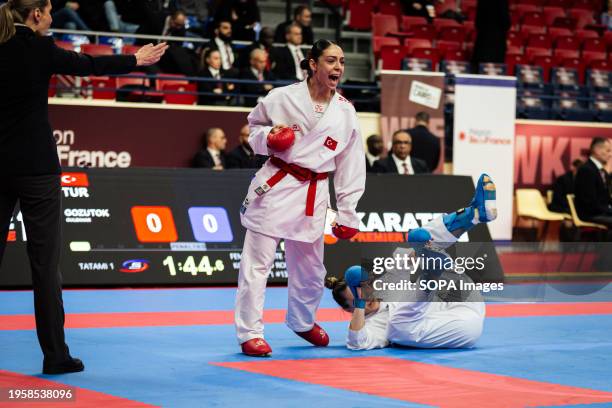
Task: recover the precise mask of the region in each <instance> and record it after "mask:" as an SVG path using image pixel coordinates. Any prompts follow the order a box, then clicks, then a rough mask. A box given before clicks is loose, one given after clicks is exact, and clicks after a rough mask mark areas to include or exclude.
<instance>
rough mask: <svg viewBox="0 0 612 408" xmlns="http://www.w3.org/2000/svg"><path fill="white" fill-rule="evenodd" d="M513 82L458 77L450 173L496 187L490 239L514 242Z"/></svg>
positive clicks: (499, 78)
mask: <svg viewBox="0 0 612 408" xmlns="http://www.w3.org/2000/svg"><path fill="white" fill-rule="evenodd" d="M515 107H516V79H515V78H514V77H492V76H482V75H457V77H456V80H455V123H454V134H453V139H454V143H453V172H454V174H460V175H470V176H472V177H473V178H474V180H477V178H478V177H479V176H480V174H481V173H488V174H489V175H490V176H491V177H492V178H493V180H494V181H495V184H496V186H497V206H498V209H497V211H498V218H497V220H496V221H495V222H494V223H492V224H490V225H489V228H490V230H491V235H492V237H493V239H498V240H502V239H503V240H509V239H512V197H513V193H514V185H513V182H514V175H513V173H514V172H513V169H514V126H515V123H514V120H515Z"/></svg>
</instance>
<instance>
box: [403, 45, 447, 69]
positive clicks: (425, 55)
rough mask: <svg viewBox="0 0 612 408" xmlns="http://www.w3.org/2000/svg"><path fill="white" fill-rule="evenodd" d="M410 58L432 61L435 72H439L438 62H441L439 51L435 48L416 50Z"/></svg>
mask: <svg viewBox="0 0 612 408" xmlns="http://www.w3.org/2000/svg"><path fill="white" fill-rule="evenodd" d="M410 57H412V58H418V59H425V60H429V61H431V65H432V68H433V70H434V71H437V66H438V62H439V61H440V56H439V55H438V51H437V50H436V49H434V48H415V49H414V50H412V52H411V54H410Z"/></svg>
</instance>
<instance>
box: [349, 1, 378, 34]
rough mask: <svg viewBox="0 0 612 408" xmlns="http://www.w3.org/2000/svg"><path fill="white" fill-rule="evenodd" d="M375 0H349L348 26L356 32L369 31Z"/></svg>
mask: <svg viewBox="0 0 612 408" xmlns="http://www.w3.org/2000/svg"><path fill="white" fill-rule="evenodd" d="M373 10H374V0H349V3H348V11H347V13H348V26H349V28H352V29H354V30H369V29H370V28H371V24H372V17H371V15H372V11H373Z"/></svg>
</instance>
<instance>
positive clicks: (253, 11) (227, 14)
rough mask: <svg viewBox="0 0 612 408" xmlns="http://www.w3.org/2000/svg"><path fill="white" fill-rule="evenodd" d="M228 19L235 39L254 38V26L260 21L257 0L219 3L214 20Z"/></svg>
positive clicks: (246, 39) (249, 39)
mask: <svg viewBox="0 0 612 408" xmlns="http://www.w3.org/2000/svg"><path fill="white" fill-rule="evenodd" d="M220 19H224V20H229V21H231V23H232V32H233V37H234V39H235V40H239V41H253V40H255V31H254V28H255V26H256V25H258V24H259V22H260V21H261V15H260V13H259V6H258V5H257V0H229V1H223V2H220V3H219V6H218V7H217V10H216V13H215V20H220Z"/></svg>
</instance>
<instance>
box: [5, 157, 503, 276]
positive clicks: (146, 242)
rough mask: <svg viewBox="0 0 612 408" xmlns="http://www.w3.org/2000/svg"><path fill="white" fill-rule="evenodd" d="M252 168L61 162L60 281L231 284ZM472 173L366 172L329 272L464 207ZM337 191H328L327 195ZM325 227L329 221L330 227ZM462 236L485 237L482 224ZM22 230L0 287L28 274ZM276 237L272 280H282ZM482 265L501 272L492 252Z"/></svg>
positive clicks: (330, 246) (17, 226) (329, 245)
mask: <svg viewBox="0 0 612 408" xmlns="http://www.w3.org/2000/svg"><path fill="white" fill-rule="evenodd" d="M252 177H253V171H249V170H228V171H223V172H219V171H213V170H205V169H87V170H85V171H83V170H82V169H66V170H65V172H64V174H63V175H62V219H63V226H62V228H63V235H62V257H61V262H60V270H61V272H62V274H63V277H64V279H63V280H64V284H65V285H66V286H85V287H86V286H96V285H112V286H128V285H129V286H139V285H140V286H144V285H204V286H206V285H219V284H224V285H235V284H236V282H237V276H238V269H239V265H240V255H241V251H242V245H243V242H244V233H245V230H244V228H243V227H242V226H241V224H240V217H239V209H240V205H241V203H242V201H243V199H244V196H245V193H246V191H247V187H248V184H249V182H250V180H251V178H252ZM473 191H474V187H473V184H472V180H471V179H470V178H469V177H456V176H431V175H428V176H412V177H405V176H399V175H368V179H367V184H366V192H365V194H364V196H363V197H362V199H361V200H360V202H359V207H358V212H359V216H360V217H361V224H360V226H359V229H360V232H359V234H357V235H356V236H355V237H354V238H353V240H352V241H351V242H349V241H339V240H337V239H336V238H335V237H333V236H332V235H326V236H325V242H326V248H325V265H326V267H327V270H328V273H330V274H334V275H338V274H341V273H342V272H343V271H344V270H345V269H346V268H347V267H348V266H350V265H354V264H359V263H360V259H361V257H362V253H363V249H364V248H365V247H367V246H370V245H373V244H374V243H376V244H381V243H398V244H401V243H403V242H405V241H406V235H407V232H408V230H410V229H413V228H417V227H419V226H421V225H423V224H425V223H427V222H429V221H430V220H431V219H433V217H435V216H437V215H438V214H440V213H443V212H451V211H454V210H456V209H458V208H461V207H463V206H465V205H466V204H467V203H468V202H469V201H470V199H471V196H472V194H473ZM332 197H333V194H332ZM327 232H328V233H330V232H331V228H329V227H328V230H327ZM461 241H462V242H466V241H469V242H470V243H487V242H489V243H490V242H491V239H490V236H489V232H488V230H487V228H486V227H485V226H483V225H478V226H477V227H476V228H474V229H473V230H472V231H470V232H469V233H468V234H464V236H463V237H462V239H461ZM26 243H27V234H26V231H25V228H24V225H23V218H22V216H21V213H20V212H19V211H17V212H16V214H15V216H14V217H13V219H12V221H11V224H10V230H9V234H8V243H7V248H6V253H5V256H4V259H3V262H2V265H1V268H0V286H1V287H7V286H8V287H24V286H28V285H29V284H30V282H31V278H30V270H29V266H28V265H29V262H28V259H27V256H26ZM283 249H284V246H283V244H282V242H281V245H279V248H278V252H277V254H276V260H275V262H274V265H273V268H272V271H271V274H270V277H269V281H270V282H271V283H281V284H282V283H286V280H287V270H286V265H285V258H284V250H283ZM487 265H488V267H490V269H489V271H490V273H491V274H493V275H496V276H497V277H498V278H499V277H500V276H501V269H500V266H499V261H498V260H497V256H496V254H495V251H492V252H491V253H490V254H489V261H488V264H487Z"/></svg>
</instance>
